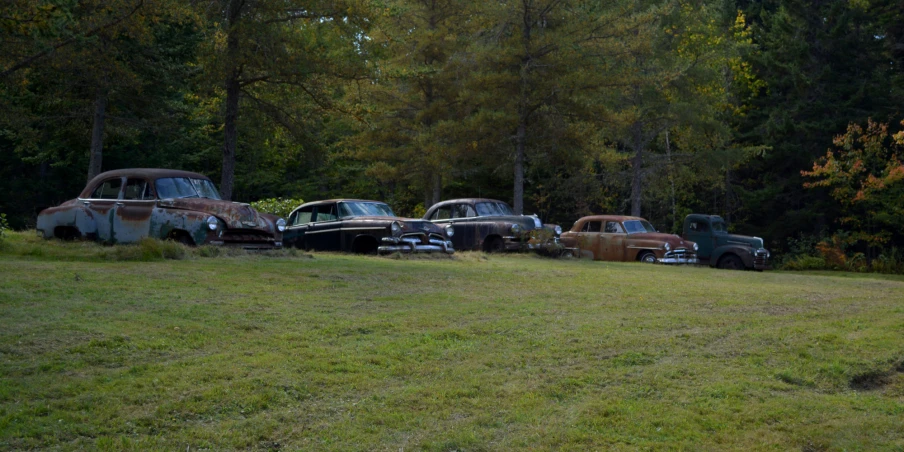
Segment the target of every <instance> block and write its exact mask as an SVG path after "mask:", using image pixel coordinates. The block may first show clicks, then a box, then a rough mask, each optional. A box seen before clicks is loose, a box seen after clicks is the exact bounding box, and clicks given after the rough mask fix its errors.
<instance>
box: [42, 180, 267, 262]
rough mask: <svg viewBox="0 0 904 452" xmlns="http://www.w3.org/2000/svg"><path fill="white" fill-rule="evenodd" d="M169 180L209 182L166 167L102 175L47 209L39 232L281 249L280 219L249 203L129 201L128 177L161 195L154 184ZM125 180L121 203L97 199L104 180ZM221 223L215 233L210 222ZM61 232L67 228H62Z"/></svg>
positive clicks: (122, 240) (121, 240) (105, 239)
mask: <svg viewBox="0 0 904 452" xmlns="http://www.w3.org/2000/svg"><path fill="white" fill-rule="evenodd" d="M163 177H188V178H196V179H205V180H209V179H207V177H205V176H202V175H200V174H196V173H190V172H186V171H176V170H162V169H135V170H116V171H109V172H106V173H102V174H100V175H98V176H97V177H95V178H94V179H92V180H91V182H89V184H88V185H87V186H86V187H85V189H84V190H83V191H82V195H81V196H80V197H79V198H77V199H73V200H70V201H67V202H65V203H63V204H61V205H60V206H58V207H51V208H48V209H45V210H43V211H42V212H41V213H40V214H39V215H38V223H37V229H38V231H39V232H40V233H41V235H42V236H43V237H45V238H51V237H54V236H57V235H61V236H67V237H68V236H69V234H61V231H68V232H70V233H74V235H77V236H78V237H80V238H88V239H96V240H100V241H103V242H107V243H133V242H136V241H138V240H141V239H142V238H145V237H154V238H159V239H166V238H173V237H175V235H174V234H180V233H183V234H186V235H188V236H189V237H190V238H191V239H192V242H193V243H194V244H197V245H200V244H216V245H233V246H241V247H244V248H274V247H280V246H281V242H282V234H281V233H280V232H279V231H278V230H277V227H276V221H277V220H278V218H277V217H275V216H273V215H261V214H259V213H258V212H257V211H256V210H254V209H253V208H251V207H250V206H249V205H248V204H242V203H236V202H230V201H222V200H215V199H207V198H183V199H146V200H134V199H123V190H124V187H125V186H126V183H125V182H126V180H128V179H140V180H144V181H146V182H147V183H148V184H149V187H150V190H151V193H152V194H154V195H155V194H156V187H154V182H155V181H156V179H157V178H163ZM116 178H118V179H120V180H121V182H122V183H121V187H120V192H119V195H118V198H117V199H91V198H90V196H91V195H92V193H94V190H95V188H96V187H97V186H98V185H99V184H101V183H103V182H104V181H107V180H111V179H116ZM211 216H213V217H216V218H217V220H218V228H217V230H216V231H211V230H210V228H209V226H208V223H207V220H208V218H210V217H211ZM60 228H65V229H63V230H61V229H60Z"/></svg>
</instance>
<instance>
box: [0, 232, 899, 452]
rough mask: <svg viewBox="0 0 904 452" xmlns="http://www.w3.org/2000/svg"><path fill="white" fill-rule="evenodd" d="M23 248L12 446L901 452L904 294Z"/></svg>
mask: <svg viewBox="0 0 904 452" xmlns="http://www.w3.org/2000/svg"><path fill="white" fill-rule="evenodd" d="M7 242H8V243H6V244H5V245H4V246H3V248H2V250H0V449H32V448H41V449H45V448H46V449H62V450H84V449H98V450H153V449H156V450H187V449H188V450H196V449H208V450H228V449H252V450H276V449H280V450H324V449H330V450H331V449H338V450H393V451H397V450H428V451H434V450H435V451H448V450H459V451H461V450H468V451H480V450H514V449H532V450H604V449H622V450H633V449H690V450H725V449H734V450H749V449H756V450H762V449H772V450H789V449H798V450H877V449H878V450H904V281H901V280H897V279H874V278H869V277H868V276H864V275H857V277H845V276H843V274H829V275H812V274H800V273H782V272H763V273H756V272H727V271H718V270H712V269H709V268H690V267H665V266H649V265H641V264H627V263H626V264H621V263H601V262H590V261H584V260H551V259H543V258H538V257H534V256H530V255H516V256H505V257H497V256H495V255H494V256H489V257H487V256H485V255H483V254H481V253H462V254H458V255H456V256H455V257H454V258H427V259H424V258H413V259H412V258H401V259H387V258H377V257H358V256H348V255H338V254H320V253H317V254H314V255H313V258H311V256H309V255H304V254H298V255H296V256H292V255H291V254H289V253H288V252H281V253H273V254H264V255H246V254H244V253H225V254H228V255H227V256H223V255H220V256H218V257H204V256H205V255H209V253H208V254H202V253H201V252H200V251H198V250H189V251H185V254H183V255H182V256H181V258H180V259H177V260H172V259H164V258H163V256H160V257H157V255H156V254H155V255H153V256H150V257H148V256H144V257H141V258H137V259H127V260H122V259H119V258H118V257H117V256H119V255H118V254H116V253H125V254H127V255H132V253H137V252H136V251H132V250H131V248H128V249H127V251H114V250H115V249H117V248H111V247H101V246H98V245H94V244H85V243H59V242H55V241H50V242H43V241H38V240H34V239H32V238H31V237H30V236H26V235H23V234H12V236H11V238H9V239H8V240H7ZM146 246H150V245H146ZM135 248H140V246H137V247H135ZM23 250H30V251H28V252H23ZM39 250H41V251H39ZM80 253H81V254H83V255H84V256H86V257H83V258H79V255H80ZM138 254H140V253H138Z"/></svg>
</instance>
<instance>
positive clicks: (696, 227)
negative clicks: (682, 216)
mask: <svg viewBox="0 0 904 452" xmlns="http://www.w3.org/2000/svg"><path fill="white" fill-rule="evenodd" d="M690 230H691V231H694V232H707V231H708V230H709V227H708V226H707V225H706V223H704V222H702V221H691V225H690Z"/></svg>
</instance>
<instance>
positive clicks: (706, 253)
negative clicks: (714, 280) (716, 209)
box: [686, 219, 716, 259]
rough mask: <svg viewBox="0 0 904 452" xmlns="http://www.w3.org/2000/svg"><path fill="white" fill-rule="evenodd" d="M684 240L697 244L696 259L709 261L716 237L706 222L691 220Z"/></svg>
mask: <svg viewBox="0 0 904 452" xmlns="http://www.w3.org/2000/svg"><path fill="white" fill-rule="evenodd" d="M686 239H687V240H690V241H691V242H695V243H697V247H698V249H697V257H699V258H701V259H709V257H710V256H712V254H713V250H714V249H715V240H716V237H715V236H714V235H713V233H712V230H710V227H709V222H708V221H706V220H702V219H696V220H691V221H690V222H689V224H688V229H687V237H686Z"/></svg>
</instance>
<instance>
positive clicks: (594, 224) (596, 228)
mask: <svg viewBox="0 0 904 452" xmlns="http://www.w3.org/2000/svg"><path fill="white" fill-rule="evenodd" d="M602 223H603V222H602V221H588V222H586V223H584V227H583V228H581V232H600V226H602Z"/></svg>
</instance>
